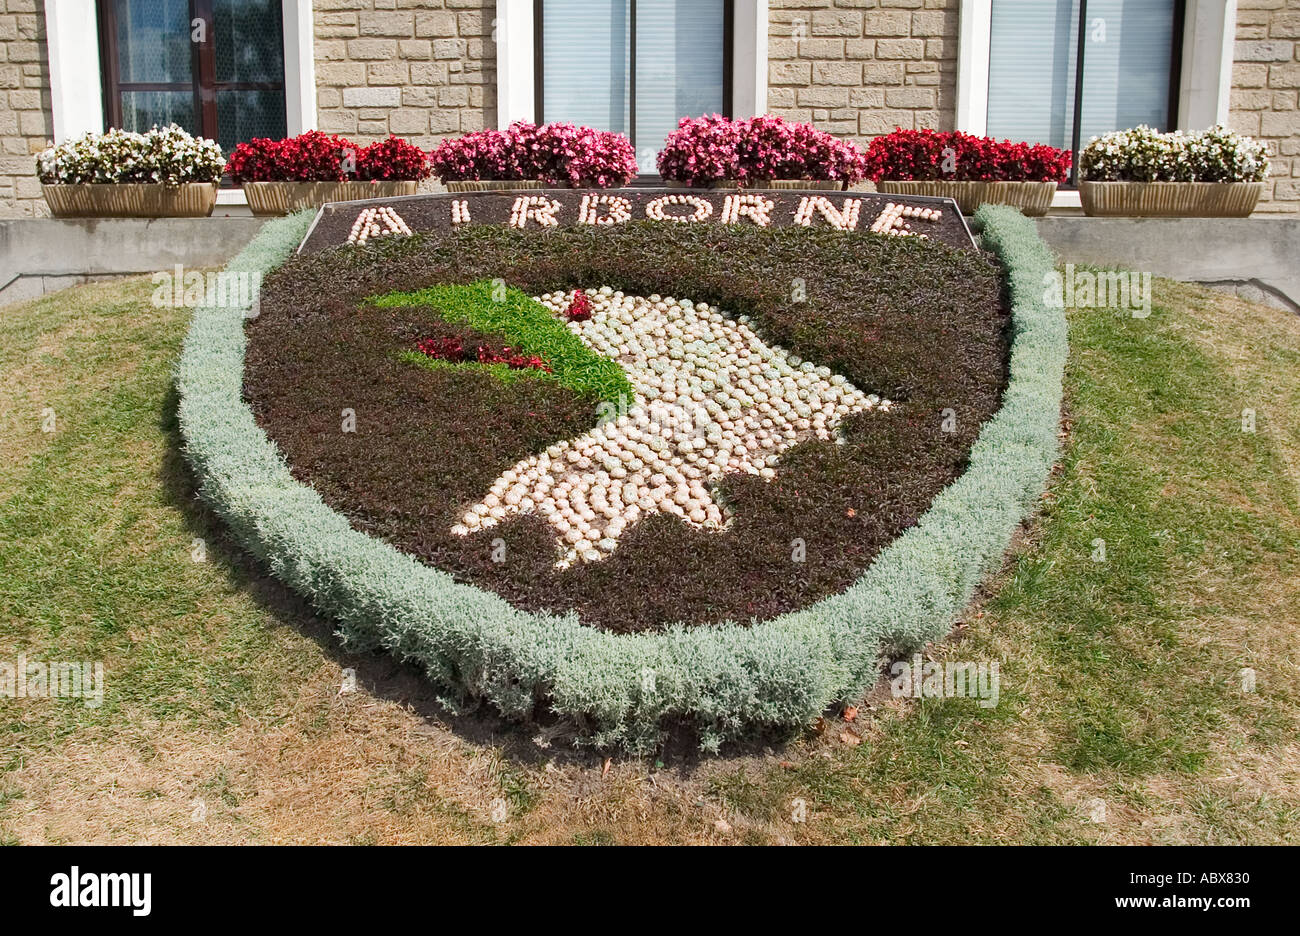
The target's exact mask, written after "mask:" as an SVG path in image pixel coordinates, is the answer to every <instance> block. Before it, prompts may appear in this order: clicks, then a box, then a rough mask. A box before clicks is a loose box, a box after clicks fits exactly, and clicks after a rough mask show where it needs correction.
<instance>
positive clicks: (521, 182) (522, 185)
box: [442, 179, 566, 192]
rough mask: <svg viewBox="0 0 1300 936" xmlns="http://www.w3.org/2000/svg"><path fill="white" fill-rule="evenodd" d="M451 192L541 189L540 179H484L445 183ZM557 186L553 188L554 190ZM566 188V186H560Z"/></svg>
mask: <svg viewBox="0 0 1300 936" xmlns="http://www.w3.org/2000/svg"><path fill="white" fill-rule="evenodd" d="M442 184H443V185H445V186H446V187H447V191H449V192H509V191H514V190H516V189H539V188H541V187H542V183H541V181H540V180H538V179H482V180H473V181H461V182H444V183H442ZM554 187H555V186H552V188H554ZM559 187H560V188H565V187H566V186H559Z"/></svg>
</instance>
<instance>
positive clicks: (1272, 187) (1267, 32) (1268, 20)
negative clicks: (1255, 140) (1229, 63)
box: [1232, 0, 1300, 214]
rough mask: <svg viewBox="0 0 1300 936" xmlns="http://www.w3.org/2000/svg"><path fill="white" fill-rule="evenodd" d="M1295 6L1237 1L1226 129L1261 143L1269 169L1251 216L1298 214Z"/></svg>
mask: <svg viewBox="0 0 1300 936" xmlns="http://www.w3.org/2000/svg"><path fill="white" fill-rule="evenodd" d="M1297 93H1300V0H1237V47H1236V54H1235V64H1234V65H1233V69H1232V126H1233V128H1234V129H1236V130H1240V131H1241V132H1243V133H1248V134H1250V135H1251V136H1254V137H1259V138H1260V139H1263V140H1267V141H1268V144H1269V151H1270V152H1269V156H1270V159H1271V161H1272V163H1273V170H1272V174H1271V175H1270V176H1269V180H1268V184H1267V185H1265V187H1264V199H1263V200H1262V201H1261V202H1260V205H1259V207H1258V208H1257V209H1256V212H1257V213H1259V212H1271V213H1279V214H1296V213H1300V109H1298V108H1297Z"/></svg>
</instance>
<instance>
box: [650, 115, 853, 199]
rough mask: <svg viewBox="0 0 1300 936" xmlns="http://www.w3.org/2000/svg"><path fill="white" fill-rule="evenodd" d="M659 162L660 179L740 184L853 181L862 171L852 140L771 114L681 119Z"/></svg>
mask: <svg viewBox="0 0 1300 936" xmlns="http://www.w3.org/2000/svg"><path fill="white" fill-rule="evenodd" d="M658 166H659V175H660V176H661V177H663V178H664V179H668V180H670V181H674V182H685V183H688V184H690V185H707V184H708V183H710V182H715V181H721V180H724V179H725V180H729V181H734V182H736V183H738V184H740V185H760V184H761V183H763V182H765V181H769V180H772V179H833V180H835V181H839V182H848V183H853V182H857V181H860V180H861V179H862V178H863V176H864V173H865V164H864V161H863V153H862V150H860V149H859V148H858V147H857V145H856V144H855V143H852V142H850V141H848V140H841V139H839V138H837V137H835V136H832V135H831V134H829V133H827V132H825V131H824V130H818V129H817V128H816V127H814V126H812V125H811V124H806V123H791V122H789V121H787V120H785V119H784V118H782V117H776V116H772V115H770V114H768V115H762V116H759V117H749V118H746V119H744V120H734V119H732V118H730V117H723V116H721V115H719V114H708V115H706V116H704V117H698V118H691V117H686V118H683V119H682V120H681V122H680V123H679V124H678V125H677V129H676V130H674V131H673V132H672V133H670V134H668V138H667V139H666V140H665V141H664V148H663V149H662V150H660V152H659V158H658Z"/></svg>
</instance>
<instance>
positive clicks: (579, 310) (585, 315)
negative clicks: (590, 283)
mask: <svg viewBox="0 0 1300 936" xmlns="http://www.w3.org/2000/svg"><path fill="white" fill-rule="evenodd" d="M566 314H567V315H568V317H569V321H570V322H585V321H587V319H589V318H591V300H590V299H588V298H587V294H586V293H585V292H583V291H582V290H581V289H575V290H574V291H573V297H572V298H571V299H570V300H569V309H568V312H567V313H566Z"/></svg>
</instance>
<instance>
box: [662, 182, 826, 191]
mask: <svg viewBox="0 0 1300 936" xmlns="http://www.w3.org/2000/svg"><path fill="white" fill-rule="evenodd" d="M664 187H665V188H682V189H687V188H711V189H734V190H735V191H740V190H741V189H744V188H751V189H784V190H788V191H807V192H840V191H843V190H844V183H843V182H833V181H831V180H830V179H765V180H762V181H759V182H755V183H754V184H753V185H747V186H742V185H739V184H738V183H737V182H736V181H735V180H734V179H714V180H713V181H712V182H710V183H709V184H708V185H707V186H699V185H691V183H689V182H678V181H676V180H675V179H667V180H665V181H664Z"/></svg>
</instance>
